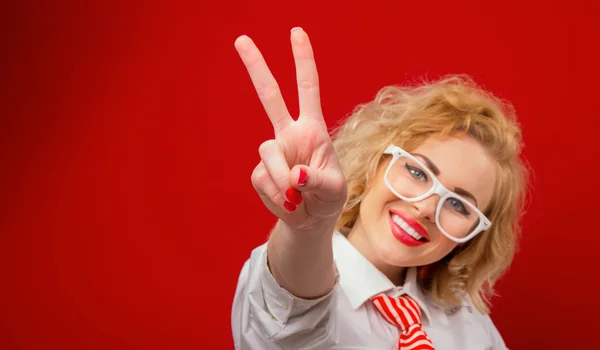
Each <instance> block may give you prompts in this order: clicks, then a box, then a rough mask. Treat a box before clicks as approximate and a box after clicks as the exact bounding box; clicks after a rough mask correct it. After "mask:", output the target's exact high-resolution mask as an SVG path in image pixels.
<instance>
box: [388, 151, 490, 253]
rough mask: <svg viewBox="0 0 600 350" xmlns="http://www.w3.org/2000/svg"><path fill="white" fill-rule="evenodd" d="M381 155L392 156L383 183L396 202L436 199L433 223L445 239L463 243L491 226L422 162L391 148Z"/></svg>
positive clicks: (473, 206) (488, 221) (484, 217)
mask: <svg viewBox="0 0 600 350" xmlns="http://www.w3.org/2000/svg"><path fill="white" fill-rule="evenodd" d="M383 153H384V154H390V155H392V161H391V162H390V164H389V165H388V168H387V170H386V172H385V176H384V181H385V184H386V186H387V187H388V189H389V190H390V191H392V193H394V194H395V195H396V196H397V197H398V198H400V199H402V200H404V201H407V202H418V201H421V200H423V199H425V198H428V197H430V196H432V195H434V194H437V195H439V196H440V200H439V202H438V205H437V207H436V210H435V223H436V225H437V227H438V228H439V229H440V231H441V232H442V234H444V236H446V237H448V239H450V240H451V241H453V242H456V243H464V242H467V241H468V240H470V239H472V238H473V237H475V236H476V235H477V234H478V233H480V232H482V231H484V230H487V229H488V228H490V226H491V225H492V222H491V221H490V220H489V219H488V218H487V217H486V216H485V215H483V213H482V212H481V211H480V210H479V209H477V207H476V206H475V205H474V204H473V203H471V201H469V200H467V199H466V198H464V197H462V196H460V195H458V194H457V193H455V192H452V191H450V190H448V189H447V188H446V187H444V185H442V184H441V183H440V181H439V180H438V179H437V177H436V176H435V175H434V174H433V173H432V172H431V170H430V169H429V168H428V167H427V166H425V164H423V162H421V161H420V160H418V159H417V158H415V157H414V156H413V155H411V154H410V153H408V152H406V151H405V150H403V149H402V148H400V147H398V146H394V145H390V146H389V147H388V148H386V149H385V151H384V152H383Z"/></svg>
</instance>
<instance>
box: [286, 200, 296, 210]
mask: <svg viewBox="0 0 600 350" xmlns="http://www.w3.org/2000/svg"><path fill="white" fill-rule="evenodd" d="M283 207H284V208H285V209H286V210H287V211H289V212H294V211H296V206H295V205H293V204H292V203H290V202H283Z"/></svg>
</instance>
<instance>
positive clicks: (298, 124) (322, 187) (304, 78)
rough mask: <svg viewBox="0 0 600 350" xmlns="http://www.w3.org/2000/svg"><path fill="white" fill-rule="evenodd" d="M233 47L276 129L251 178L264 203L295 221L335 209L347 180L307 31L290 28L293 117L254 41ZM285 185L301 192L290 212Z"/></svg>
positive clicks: (341, 200) (332, 212)
mask: <svg viewBox="0 0 600 350" xmlns="http://www.w3.org/2000/svg"><path fill="white" fill-rule="evenodd" d="M236 48H237V49H238V52H239V54H240V57H241V58H242V60H243V61H244V64H245V65H246V68H247V69H248V73H249V75H250V77H251V78H252V82H253V84H254V86H255V88H256V91H257V93H258V96H259V98H260V100H261V102H262V104H263V107H264V108H265V111H266V112H267V115H268V116H269V119H270V120H271V123H272V124H273V128H274V131H275V139H274V140H269V141H266V142H265V143H263V145H261V148H260V149H259V151H260V153H261V158H262V161H261V163H259V164H258V165H257V167H256V169H255V171H254V173H253V179H252V180H253V183H254V185H255V188H256V189H257V192H258V193H259V195H260V196H261V198H262V200H263V202H264V203H265V205H266V206H267V207H268V208H269V209H270V210H271V211H272V212H273V213H274V214H275V215H277V216H278V217H280V218H281V219H283V220H284V221H286V222H288V224H292V225H293V226H303V225H307V224H308V225H310V224H311V222H312V221H315V220H319V219H320V218H323V217H329V218H330V217H333V216H335V215H337V214H339V212H340V211H341V208H342V206H343V204H344V202H345V199H346V182H345V179H344V177H343V173H342V171H341V168H340V165H339V161H338V159H337V155H336V153H335V151H334V148H333V145H332V142H331V138H330V137H329V134H328V131H327V126H326V124H325V121H324V119H323V115H322V112H321V103H320V97H319V82H318V75H317V70H316V65H315V61H314V58H313V53H312V47H311V46H310V42H309V40H308V36H306V34H305V33H304V32H303V31H297V32H296V33H294V32H292V48H293V52H294V59H295V62H296V76H297V81H298V97H299V102H300V103H299V105H300V116H299V117H298V118H297V120H294V119H293V118H292V117H291V116H290V114H289V112H288V110H287V107H286V105H285V102H284V100H283V97H282V96H281V93H280V91H279V87H278V85H277V82H276V81H275V78H274V77H273V75H272V74H271V72H270V71H269V68H268V67H267V65H266V63H265V61H264V59H263V57H262V55H261V53H260V51H259V50H258V48H257V47H256V46H255V45H254V43H253V42H252V40H250V39H249V38H248V37H245V36H242V37H240V38H238V40H237V41H236ZM300 168H302V169H304V170H305V171H309V172H310V174H311V175H309V177H310V178H311V179H312V180H313V182H312V183H311V186H309V190H306V191H304V190H305V189H304V188H300V187H298V186H296V182H295V181H297V178H298V177H297V173H299V172H300V170H299V169H300ZM289 186H294V188H295V190H297V191H299V190H303V191H304V192H303V193H304V196H303V198H304V206H302V207H300V208H299V209H300V210H298V211H297V212H296V213H294V215H290V214H289V213H287V212H285V211H283V210H282V209H281V206H282V204H284V202H285V201H286V199H285V198H284V197H285V196H284V195H283V194H284V193H285V191H286V188H289Z"/></svg>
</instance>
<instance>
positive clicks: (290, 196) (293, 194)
mask: <svg viewBox="0 0 600 350" xmlns="http://www.w3.org/2000/svg"><path fill="white" fill-rule="evenodd" d="M285 198H286V199H287V200H288V202H290V203H291V204H293V205H294V206H296V205H298V204H300V203H302V193H300V191H298V190H297V189H295V188H293V187H290V188H288V189H287V191H285Z"/></svg>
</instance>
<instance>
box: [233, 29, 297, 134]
mask: <svg viewBox="0 0 600 350" xmlns="http://www.w3.org/2000/svg"><path fill="white" fill-rule="evenodd" d="M235 48H236V49H237V51H238V53H239V55H240V58H241V59H242V61H243V62H244V65H245V66H246V70H248V74H249V75H250V79H251V80H252V83H253V84H254V88H255V89H256V93H257V94H258V98H260V101H261V103H262V105H263V107H264V109H265V111H266V112H267V115H268V116H269V119H270V120H271V124H273V128H274V129H275V134H277V133H278V132H279V131H281V130H282V129H284V128H285V127H286V126H287V125H288V124H290V123H291V122H293V121H294V120H293V119H292V117H291V116H290V113H289V112H288V110H287V107H286V105H285V101H284V100H283V96H281V91H280V90H279V85H278V84H277V81H276V80H275V77H273V74H271V71H270V70H269V67H268V66H267V63H266V62H265V59H264V58H263V56H262V54H261V53H260V51H259V50H258V48H257V47H256V45H255V44H254V42H253V41H252V39H250V38H249V37H247V36H245V35H242V36H240V37H239V38H237V39H236V41H235Z"/></svg>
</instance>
